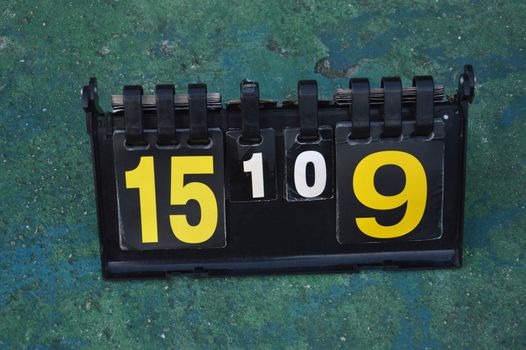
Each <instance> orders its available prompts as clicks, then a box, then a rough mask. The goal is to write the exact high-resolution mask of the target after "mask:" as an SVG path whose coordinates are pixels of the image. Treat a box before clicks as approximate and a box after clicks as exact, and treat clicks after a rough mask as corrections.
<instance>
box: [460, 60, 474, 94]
mask: <svg viewBox="0 0 526 350" xmlns="http://www.w3.org/2000/svg"><path fill="white" fill-rule="evenodd" d="M476 82H477V78H476V77H475V71H474V70H473V66H472V65H471V64H466V65H465V66H464V73H463V74H461V75H460V79H459V81H458V91H459V94H460V98H461V100H463V101H467V102H469V103H472V102H473V99H474V98H475V84H476Z"/></svg>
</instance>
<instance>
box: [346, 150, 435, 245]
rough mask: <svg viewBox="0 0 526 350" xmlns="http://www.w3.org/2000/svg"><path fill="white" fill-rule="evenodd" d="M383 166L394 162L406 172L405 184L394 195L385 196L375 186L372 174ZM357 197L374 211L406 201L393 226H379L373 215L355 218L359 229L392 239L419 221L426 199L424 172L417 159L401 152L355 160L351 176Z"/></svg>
mask: <svg viewBox="0 0 526 350" xmlns="http://www.w3.org/2000/svg"><path fill="white" fill-rule="evenodd" d="M384 165H396V166H398V167H400V168H402V170H403V171H404V173H405V187H404V189H403V190H402V192H400V193H399V194H397V195H394V196H384V195H382V194H380V193H378V191H377V190H376V188H375V186H374V174H375V173H376V171H377V170H378V169H379V168H380V167H382V166H384ZM353 188H354V193H355V195H356V198H357V199H358V200H359V201H360V202H361V203H362V204H363V205H365V206H367V207H369V208H372V209H377V210H390V209H395V208H398V207H400V206H402V205H403V204H405V203H407V207H406V211H405V215H404V217H403V218H402V220H400V222H398V223H397V224H395V225H392V226H383V225H380V224H379V223H378V222H377V221H376V218H374V217H365V218H356V225H357V226H358V228H359V229H360V230H361V231H362V232H363V233H365V234H366V235H368V236H371V237H375V238H395V237H400V236H403V235H406V234H408V233H409V232H411V231H412V230H414V229H415V227H416V226H417V225H418V224H419V223H420V221H421V220H422V216H424V211H425V209H426V201H427V179H426V172H425V170H424V168H423V166H422V164H421V163H420V161H419V160H418V159H416V158H415V157H414V156H413V155H411V154H409V153H406V152H401V151H382V152H377V153H373V154H370V155H368V156H367V157H365V158H364V159H362V160H361V161H360V163H358V166H357V167H356V170H355V171H354V176H353Z"/></svg>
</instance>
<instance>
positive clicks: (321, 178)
mask: <svg viewBox="0 0 526 350" xmlns="http://www.w3.org/2000/svg"><path fill="white" fill-rule="evenodd" d="M309 163H312V165H314V184H313V185H312V186H309V185H307V164H309ZM326 184H327V165H326V164H325V158H323V156H322V155H321V153H320V152H316V151H305V152H302V153H300V154H299V155H298V157H297V158H296V162H295V163H294V185H295V186H296V191H297V192H298V193H299V194H300V195H301V196H302V197H305V198H314V197H317V196H319V195H320V194H322V193H323V190H324V189H325V185H326Z"/></svg>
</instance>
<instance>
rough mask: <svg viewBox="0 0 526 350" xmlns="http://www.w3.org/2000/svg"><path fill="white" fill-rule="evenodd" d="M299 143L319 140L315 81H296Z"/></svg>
mask: <svg viewBox="0 0 526 350" xmlns="http://www.w3.org/2000/svg"><path fill="white" fill-rule="evenodd" d="M298 113H299V118H300V134H299V136H298V140H299V141H304V142H312V141H316V140H318V139H319V138H320V134H319V132H318V83H317V82H316V80H300V81H298Z"/></svg>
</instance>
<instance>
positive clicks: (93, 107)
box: [81, 78, 104, 134]
mask: <svg viewBox="0 0 526 350" xmlns="http://www.w3.org/2000/svg"><path fill="white" fill-rule="evenodd" d="M81 98H82V108H83V109H84V112H86V130H87V131H88V134H91V132H92V130H93V129H94V125H93V124H94V123H96V119H97V116H98V115H99V114H102V113H104V112H103V110H102V108H101V107H100V106H99V94H98V92H97V79H96V78H90V80H89V83H88V85H85V86H84V87H83V88H82V91H81Z"/></svg>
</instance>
